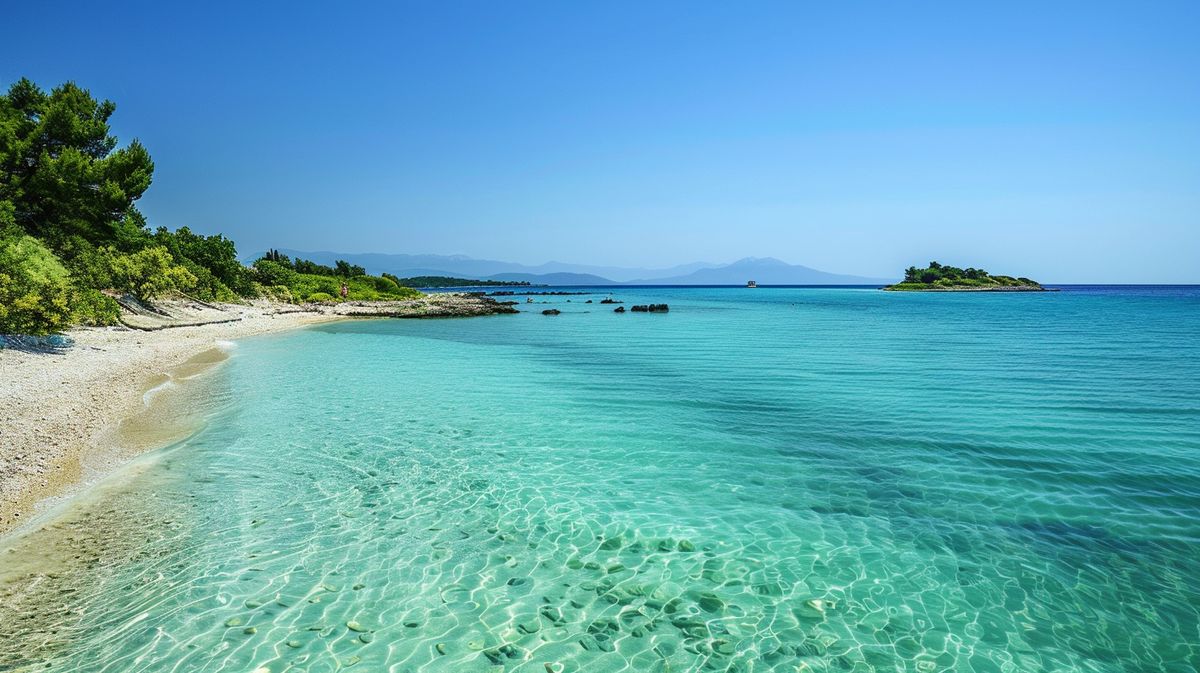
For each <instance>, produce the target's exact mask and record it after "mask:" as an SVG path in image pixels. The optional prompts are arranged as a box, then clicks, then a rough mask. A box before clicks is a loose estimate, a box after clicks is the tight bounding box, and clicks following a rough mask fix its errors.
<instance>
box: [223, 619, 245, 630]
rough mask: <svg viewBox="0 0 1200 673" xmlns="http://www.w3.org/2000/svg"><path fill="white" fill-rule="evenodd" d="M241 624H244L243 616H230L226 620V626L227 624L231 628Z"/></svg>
mask: <svg viewBox="0 0 1200 673" xmlns="http://www.w3.org/2000/svg"><path fill="white" fill-rule="evenodd" d="M241 625H242V618H241V617H230V618H229V619H226V620H225V626H227V627H229V628H233V627H235V626H241Z"/></svg>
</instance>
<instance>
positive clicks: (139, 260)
mask: <svg viewBox="0 0 1200 673" xmlns="http://www.w3.org/2000/svg"><path fill="white" fill-rule="evenodd" d="M112 278H113V285H114V286H115V287H116V288H117V289H120V290H125V291H126V292H130V293H132V294H133V295H135V296H137V297H138V298H140V299H153V298H155V297H158V296H161V295H163V294H166V293H168V292H173V291H174V292H188V291H189V290H191V289H193V288H194V287H195V286H196V282H197V281H196V277H195V276H194V275H192V272H190V271H188V270H187V269H185V268H183V267H182V266H179V265H178V264H175V263H174V260H173V259H172V258H171V253H169V252H167V249H166V248H164V247H162V246H161V245H156V246H153V247H149V248H145V249H143V250H139V251H137V252H135V253H133V254H130V255H116V256H114V257H113V258H112Z"/></svg>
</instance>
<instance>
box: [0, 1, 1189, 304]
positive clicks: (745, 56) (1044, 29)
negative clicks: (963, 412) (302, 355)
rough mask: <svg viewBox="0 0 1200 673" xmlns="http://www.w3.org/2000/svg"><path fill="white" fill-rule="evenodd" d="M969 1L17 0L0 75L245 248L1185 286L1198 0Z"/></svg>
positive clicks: (160, 210) (178, 208) (172, 202)
mask: <svg viewBox="0 0 1200 673" xmlns="http://www.w3.org/2000/svg"><path fill="white" fill-rule="evenodd" d="M983 4H984V3H973V2H947V3H929V2H886V3H878V4H875V3H858V2H830V3H803V2H785V3H778V4H774V3H762V2H754V3H742V2H727V3H699V2H680V3H649V2H631V3H618V2H602V3H599V2H598V3H582V2H547V3H525V2H486V3H485V2H471V3H456V2H444V1H438V2H420V3H402V2H394V3H379V4H360V3H354V2H342V3H324V2H322V3H315V2H313V3H309V2H303V1H294V2H287V3H279V4H274V5H272V4H269V3H260V2H239V3H230V4H223V3H218V2H193V3H168V2H153V3H150V2H147V3H120V2H108V3H69V2H23V3H8V4H6V6H5V7H4V8H3V10H0V17H2V18H3V23H4V24H5V27H4V29H3V37H2V38H0V82H2V83H3V85H4V86H5V87H7V85H8V84H10V83H11V82H12V81H13V80H15V79H17V78H19V77H21V76H27V77H30V78H32V79H34V80H35V81H37V82H38V83H40V84H42V85H43V86H46V87H50V86H53V85H55V84H57V83H59V82H61V81H64V80H67V79H73V80H75V81H77V82H78V83H79V84H81V85H83V86H85V87H87V88H89V89H91V91H92V92H93V94H95V95H97V96H100V97H106V98H110V99H112V100H113V101H115V102H116V103H117V106H118V107H117V113H116V116H115V118H114V127H115V129H116V132H117V133H118V135H119V136H120V137H121V138H122V139H123V140H128V139H130V138H132V137H138V138H140V139H141V140H142V141H143V142H144V143H145V144H146V145H147V146H148V148H149V149H150V152H151V154H152V155H153V157H154V161H155V164H156V166H157V170H156V173H155V181H154V185H153V186H152V187H151V189H150V191H149V193H148V194H147V195H146V197H145V198H144V199H143V200H142V202H141V205H142V209H143V212H145V213H146V214H147V216H148V217H149V218H150V220H151V223H152V224H153V225H166V226H169V227H177V226H180V225H185V224H186V225H188V226H191V227H192V228H193V229H196V230H199V231H203V232H223V233H226V234H227V235H229V236H230V237H231V238H233V239H235V240H236V241H238V243H239V246H240V248H241V249H243V251H255V250H259V249H263V248H265V247H267V246H276V247H289V248H296V249H302V250H337V251H344V252H365V251H378V252H408V253H441V254H454V253H462V254H468V255H471V256H475V257H486V258H493V259H504V260H510V261H517V262H525V263H540V262H544V261H547V260H551V259H553V260H561V261H568V262H578V263H594V264H611V265H628V266H668V265H672V264H677V263H683V262H690V261H697V260H703V261H712V262H723V261H732V260H733V259H736V258H739V257H743V256H774V257H779V258H781V259H784V260H785V261H789V262H792V263H799V264H806V265H809V266H813V267H817V268H820V269H824V270H829V271H835V272H843V273H856V274H861V275H868V276H884V277H890V276H894V275H895V274H896V272H897V270H898V269H901V268H903V267H905V266H908V265H909V264H914V263H923V262H925V261H928V260H930V259H938V260H940V261H942V262H946V263H954V264H959V265H962V266H967V265H974V266H983V267H985V268H987V269H989V270H993V271H995V272H1004V273H1012V274H1019V275H1025V276H1030V277H1033V278H1038V279H1041V280H1044V281H1047V282H1094V281H1108V282H1200V2H1195V1H1189V2H1179V3H1170V2H1128V3H1108V2H1095V1H1092V2H1080V3H1072V2H1031V3H1022V2H1012V1H1005V2H995V3H991V6H990V7H984V6H982V5H983ZM175 5H179V6H175Z"/></svg>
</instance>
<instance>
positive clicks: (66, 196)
mask: <svg viewBox="0 0 1200 673" xmlns="http://www.w3.org/2000/svg"><path fill="white" fill-rule="evenodd" d="M115 110H116V106H115V105H114V104H113V103H112V102H111V101H97V100H96V99H94V98H92V96H91V94H90V93H88V92H87V91H86V90H84V89H81V88H80V87H78V86H77V85H76V84H74V83H73V82H67V83H66V84H63V85H61V86H59V87H56V88H55V89H53V90H52V91H51V92H50V93H48V94H47V93H46V92H44V91H43V90H42V89H41V88H39V87H38V86H37V85H36V84H34V83H33V82H31V81H29V80H28V79H22V80H20V81H19V82H17V83H15V84H13V85H12V87H10V88H9V90H8V93H7V94H6V95H3V96H0V201H7V202H9V203H11V204H12V206H13V215H14V219H15V222H16V223H17V225H19V226H20V227H21V228H22V229H24V230H25V232H26V233H28V234H30V235H33V236H36V237H38V238H41V239H44V240H45V241H46V242H47V243H48V244H49V245H50V247H51V248H57V246H58V244H59V243H60V242H62V241H63V240H64V239H67V238H71V237H75V236H78V237H80V238H82V239H83V240H86V241H88V242H90V243H93V244H96V245H101V244H116V245H119V246H120V247H121V248H122V249H129V248H131V247H134V246H136V244H137V242H138V241H139V240H141V239H143V238H144V236H145V232H144V224H145V221H144V219H143V218H142V216H141V213H139V212H138V211H137V209H136V208H135V207H134V205H133V203H134V201H136V200H137V199H139V198H140V197H141V196H142V194H143V193H144V192H145V191H146V189H147V188H148V187H149V186H150V180H151V177H152V175H153V173H154V162H153V161H151V160H150V154H149V152H147V151H146V148H145V147H143V146H142V145H141V143H139V142H138V141H137V140H134V141H133V142H131V143H129V145H128V146H126V147H124V148H121V149H117V139H116V138H115V137H114V136H112V135H110V133H109V126H108V120H109V117H110V116H112V113H113V112H114V111H115Z"/></svg>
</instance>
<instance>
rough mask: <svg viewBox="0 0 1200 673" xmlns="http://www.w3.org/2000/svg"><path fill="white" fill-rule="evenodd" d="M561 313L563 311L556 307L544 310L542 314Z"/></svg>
mask: <svg viewBox="0 0 1200 673" xmlns="http://www.w3.org/2000/svg"><path fill="white" fill-rule="evenodd" d="M559 313H562V311H560V310H558V309H556V308H548V309H546V310H545V311H542V315H558V314H559Z"/></svg>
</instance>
